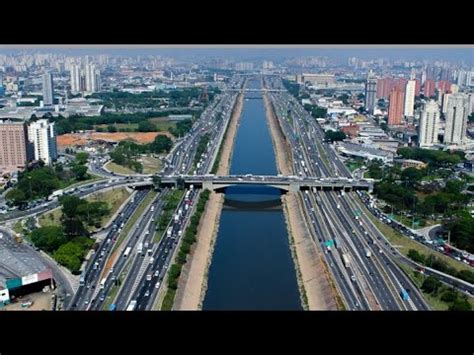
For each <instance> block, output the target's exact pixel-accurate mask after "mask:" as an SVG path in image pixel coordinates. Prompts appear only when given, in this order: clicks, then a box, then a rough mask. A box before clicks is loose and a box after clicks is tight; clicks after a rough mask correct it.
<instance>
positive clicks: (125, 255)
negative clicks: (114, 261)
mask: <svg viewBox="0 0 474 355" xmlns="http://www.w3.org/2000/svg"><path fill="white" fill-rule="evenodd" d="M131 250H132V247H127V249H125V252H124V253H123V257H124V258H126V257H127V256H128V255H129V254H130V251H131Z"/></svg>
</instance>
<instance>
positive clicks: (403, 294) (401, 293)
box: [400, 288, 410, 301]
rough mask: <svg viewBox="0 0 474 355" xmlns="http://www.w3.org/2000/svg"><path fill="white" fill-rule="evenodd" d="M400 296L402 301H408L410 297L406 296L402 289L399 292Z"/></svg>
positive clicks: (406, 293)
mask: <svg viewBox="0 0 474 355" xmlns="http://www.w3.org/2000/svg"><path fill="white" fill-rule="evenodd" d="M400 296H401V297H402V300H404V301H408V300H409V299H410V296H408V292H407V291H406V290H405V289H403V288H402V290H401V291H400Z"/></svg>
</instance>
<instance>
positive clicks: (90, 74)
mask: <svg viewBox="0 0 474 355" xmlns="http://www.w3.org/2000/svg"><path fill="white" fill-rule="evenodd" d="M85 78H86V91H87V92H97V91H99V85H100V72H99V70H98V69H97V68H96V66H95V65H94V64H87V65H86V69H85Z"/></svg>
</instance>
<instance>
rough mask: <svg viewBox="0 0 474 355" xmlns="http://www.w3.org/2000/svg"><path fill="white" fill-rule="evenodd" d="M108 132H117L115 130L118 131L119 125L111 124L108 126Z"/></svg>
mask: <svg viewBox="0 0 474 355" xmlns="http://www.w3.org/2000/svg"><path fill="white" fill-rule="evenodd" d="M107 132H109V133H115V132H117V127H115V126H114V125H111V124H110V125H108V126H107Z"/></svg>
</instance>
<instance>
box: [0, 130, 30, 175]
mask: <svg viewBox="0 0 474 355" xmlns="http://www.w3.org/2000/svg"><path fill="white" fill-rule="evenodd" d="M0 147H1V149H0V171H1V172H2V173H6V172H13V171H17V170H20V169H23V168H24V167H25V166H26V164H27V163H28V161H29V160H31V148H30V147H29V143H28V129H27V125H26V123H24V122H21V123H20V122H11V121H0Z"/></svg>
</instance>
